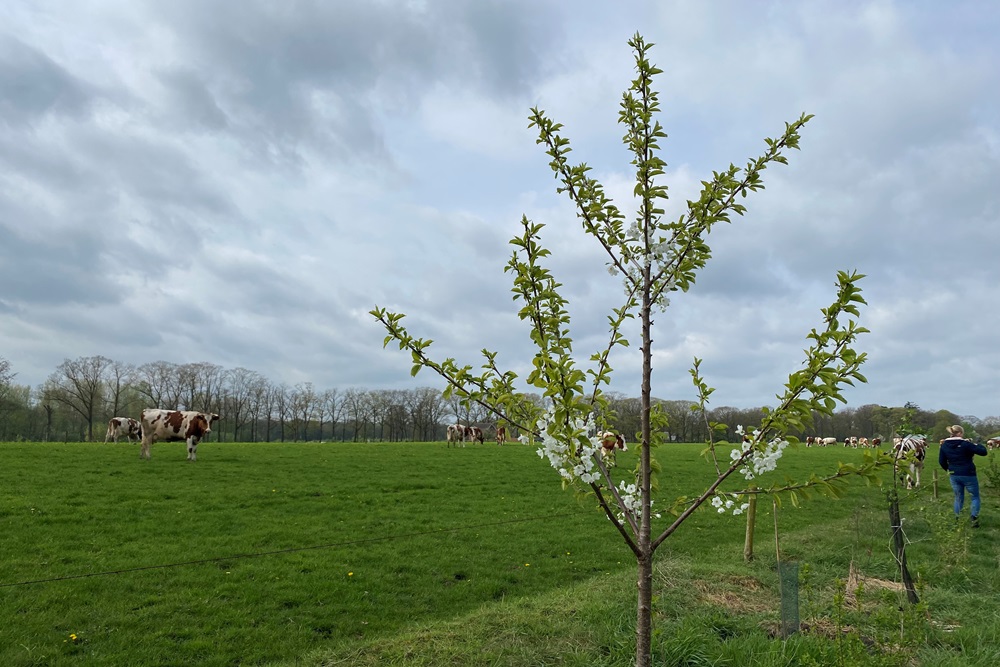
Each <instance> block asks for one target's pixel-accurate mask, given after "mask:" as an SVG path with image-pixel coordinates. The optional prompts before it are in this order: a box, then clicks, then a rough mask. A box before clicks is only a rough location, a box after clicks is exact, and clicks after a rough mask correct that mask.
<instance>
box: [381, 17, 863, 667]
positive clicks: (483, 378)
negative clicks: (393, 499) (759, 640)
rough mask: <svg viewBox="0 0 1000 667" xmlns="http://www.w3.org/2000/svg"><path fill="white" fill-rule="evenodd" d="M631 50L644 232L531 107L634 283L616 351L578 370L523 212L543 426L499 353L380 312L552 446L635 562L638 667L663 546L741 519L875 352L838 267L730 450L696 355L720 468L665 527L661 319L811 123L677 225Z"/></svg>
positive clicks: (519, 275)
mask: <svg viewBox="0 0 1000 667" xmlns="http://www.w3.org/2000/svg"><path fill="white" fill-rule="evenodd" d="M629 44H630V45H631V46H632V48H633V51H634V53H635V60H636V78H635V79H634V80H633V82H632V86H631V89H630V90H629V91H628V92H626V93H625V95H624V96H623V100H622V102H621V112H620V114H619V122H620V123H622V124H623V125H624V126H625V137H624V142H625V143H626V145H627V146H628V148H629V149H630V151H631V152H632V154H633V159H632V164H633V165H634V167H635V170H636V184H635V187H634V189H633V193H634V195H635V197H636V199H637V200H638V201H637V203H638V214H637V215H636V218H635V221H634V222H633V223H632V224H630V225H626V224H625V219H624V215H623V214H622V213H621V212H620V211H619V209H618V208H617V207H616V206H615V205H614V204H613V203H612V202H611V201H610V200H609V199H608V198H607V197H606V196H605V194H604V190H603V188H602V186H601V185H600V184H599V183H598V182H597V181H596V180H594V179H593V178H591V177H590V175H589V171H590V168H589V167H588V166H587V165H586V164H578V165H571V164H570V163H569V160H568V157H567V156H568V153H569V151H570V148H569V141H568V140H567V139H565V138H564V137H563V136H562V135H561V134H560V130H561V128H562V126H561V125H559V124H557V123H555V122H553V121H552V120H550V119H549V118H548V117H546V116H545V115H544V114H543V113H542V112H541V111H538V110H537V109H532V112H531V116H530V124H531V126H533V127H535V128H537V129H538V143H540V144H542V145H544V146H545V147H546V149H547V153H548V155H549V157H550V158H551V162H550V166H551V168H552V169H553V171H554V172H555V174H556V178H557V179H558V181H559V188H558V189H559V191H561V192H565V193H567V194H568V195H569V197H570V198H571V199H572V200H573V203H574V204H575V206H576V209H577V215H578V217H579V218H580V220H581V222H582V224H583V229H584V231H585V232H586V233H587V234H589V235H590V236H592V237H593V238H594V239H595V240H596V241H597V242H598V243H599V244H600V245H601V247H602V248H603V249H604V251H605V252H606V255H607V258H608V265H609V268H610V269H611V272H612V273H613V274H615V275H617V276H620V277H621V280H622V283H623V287H624V301H623V304H622V305H621V306H620V307H618V308H614V309H613V310H612V312H611V314H610V315H609V316H608V330H609V336H608V339H607V344H606V346H604V347H602V349H600V350H598V351H597V352H596V353H594V354H593V355H591V356H590V357H589V359H590V362H591V365H590V366H589V367H588V368H587V369H586V370H583V369H581V368H579V367H578V361H577V358H576V357H575V356H574V353H573V341H572V339H571V338H570V332H569V323H570V317H569V314H568V308H567V306H568V302H567V301H566V300H565V299H564V298H563V297H562V295H561V294H560V292H559V288H560V287H561V286H562V283H560V282H559V281H558V280H557V279H556V278H555V277H554V276H553V275H552V274H551V272H550V271H549V270H548V269H547V268H546V267H545V266H544V265H543V262H544V261H545V260H546V258H547V257H548V256H549V255H550V251H549V250H548V249H547V248H545V247H544V246H542V245H541V231H542V229H543V225H540V224H536V223H533V222H531V221H530V220H528V218H527V217H526V216H525V217H522V221H521V226H522V233H521V235H519V236H517V237H515V238H514V239H512V240H511V245H513V246H514V248H515V251H514V255H513V257H512V258H511V259H510V261H509V262H508V264H507V269H506V270H507V271H509V272H510V273H511V274H512V275H513V280H514V287H513V292H514V294H515V299H517V300H519V301H520V302H521V303H522V307H521V310H520V311H519V313H518V314H519V316H520V318H521V319H522V320H526V321H527V322H528V323H529V324H530V326H531V340H532V342H533V343H534V344H535V346H536V354H535V357H534V359H533V363H532V371H531V373H530V374H529V375H528V376H527V378H526V382H527V384H528V385H530V386H531V387H535V388H537V389H539V390H540V391H542V392H543V395H544V396H545V398H546V400H547V401H548V406H547V410H546V412H545V413H544V414H542V415H537V417H538V418H539V419H538V420H536V421H534V422H527V421H522V420H520V417H518V416H512V415H511V414H510V413H511V412H512V408H521V407H523V406H520V405H518V404H517V403H516V396H517V392H516V390H515V382H517V381H518V377H517V375H516V374H515V373H514V372H513V371H502V370H501V369H500V368H499V367H498V365H497V354H496V353H495V352H491V351H489V350H483V355H484V362H483V364H482V368H483V369H484V372H483V373H481V374H479V375H476V374H473V373H472V366H470V365H467V366H459V365H458V364H457V363H456V362H455V360H454V359H446V360H445V361H443V362H437V361H434V360H432V359H431V358H430V357H429V356H428V352H427V350H428V348H429V346H430V345H431V341H429V340H425V339H421V338H415V337H413V336H411V335H410V334H409V333H408V332H407V330H406V329H405V327H403V325H402V324H401V321H402V319H403V317H404V315H403V314H402V313H393V312H390V311H388V310H386V309H384V308H379V307H376V308H375V309H373V310H372V311H371V313H372V315H373V316H374V317H375V318H376V319H377V320H379V321H380V322H381V323H382V324H383V325H384V326H385V328H386V331H387V332H388V336H386V338H385V344H386V345H388V344H389V343H390V342H395V343H397V344H398V345H399V347H400V349H403V350H406V351H407V352H409V353H410V355H411V358H412V360H413V368H412V372H413V373H416V372H418V371H419V370H420V369H421V368H429V369H431V370H432V371H434V372H436V373H438V374H439V375H440V376H441V377H443V378H444V379H445V380H446V381H447V382H448V388H447V389H446V392H448V393H450V394H453V395H457V396H459V397H460V398H461V399H463V400H464V401H465V402H466V404H476V405H480V406H482V407H483V408H484V409H487V410H489V411H490V412H491V413H492V414H493V415H495V417H496V418H501V419H507V420H508V421H510V422H511V423H515V424H517V425H518V427H519V428H520V429H522V430H523V431H525V432H531V433H533V435H534V437H535V438H538V439H539V440H540V441H541V442H540V445H541V447H540V449H539V453H540V455H541V456H542V457H543V458H544V459H545V460H547V461H548V462H549V463H550V464H551V465H552V467H553V468H554V469H556V471H557V472H558V474H559V477H560V479H561V481H562V483H563V484H564V485H565V486H573V487H575V488H577V489H578V490H580V491H582V492H585V493H589V494H592V495H593V497H594V498H595V500H596V502H597V504H598V505H599V506H600V507H601V509H602V510H603V511H604V513H605V514H606V516H607V517H608V519H609V520H610V522H611V524H612V526H614V528H615V529H616V530H617V531H618V534H619V535H620V536H621V537H622V539H623V540H624V541H625V543H626V544H627V545H628V547H629V549H630V550H631V551H632V553H633V554H634V556H635V559H636V565H637V570H638V600H637V611H636V659H635V664H636V665H637V667H648V666H649V665H650V664H651V660H652V654H651V647H652V643H651V640H652V598H653V555H654V553H655V552H656V550H657V548H658V547H659V546H660V545H661V544H662V543H663V542H664V541H665V540H666V539H667V538H668V537H670V535H672V534H673V533H674V531H675V530H677V529H678V528H679V527H680V526H681V525H682V524H683V523H684V522H685V521H686V520H687V519H688V517H690V516H691V515H692V513H693V512H695V511H696V510H697V509H698V508H699V507H701V506H702V505H703V504H705V503H709V504H711V505H714V506H716V507H717V508H719V509H720V510H722V511H725V510H727V509H735V510H736V511H738V512H739V511H742V509H743V508H744V507H746V506H747V503H746V502H742V501H744V500H746V499H747V498H749V496H750V495H753V494H756V493H758V492H761V491H760V490H758V489H756V488H755V487H753V486H751V487H749V488H747V489H743V490H740V491H735V492H733V491H726V492H723V491H721V490H720V486H721V485H722V484H723V483H724V482H725V481H726V480H727V479H729V478H730V477H731V476H732V475H733V474H734V473H737V472H740V473H742V474H744V475H746V477H747V479H753V478H756V477H757V476H758V475H760V474H761V473H763V472H766V471H769V470H771V469H773V468H774V466H775V465H776V464H777V460H778V458H779V457H780V455H781V452H782V450H783V448H784V446H785V445H786V444H787V441H786V440H785V437H784V436H785V434H786V433H788V432H789V431H790V430H791V429H797V428H800V427H802V425H803V424H804V423H805V422H806V421H807V420H808V419H809V417H810V416H811V414H812V412H813V411H818V412H821V413H823V414H827V415H829V414H831V413H832V412H833V409H834V407H835V406H836V403H837V401H840V402H843V401H844V399H843V397H842V395H841V393H840V392H841V387H842V386H843V385H845V384H852V383H853V381H862V382H863V381H864V377H863V376H862V375H861V374H860V372H859V367H860V365H861V364H862V363H863V362H864V360H865V355H864V354H859V353H857V352H856V351H855V350H854V349H853V345H854V342H855V339H856V337H857V336H858V335H859V334H861V333H864V332H865V329H863V328H862V327H859V326H857V323H856V321H855V319H854V318H855V317H857V316H858V314H859V311H858V304H860V303H864V300H863V299H862V297H861V295H860V290H859V288H858V287H857V285H856V283H857V281H858V280H860V279H861V277H862V276H860V275H858V274H856V273H852V274H848V273H845V272H840V273H838V275H837V290H838V291H837V296H836V299H835V300H834V302H833V304H832V305H831V306H830V307H829V308H825V309H823V311H822V315H823V323H824V324H823V327H821V328H820V329H819V330H816V329H814V330H812V331H811V332H810V333H809V334H808V338H809V339H810V340H811V341H812V345H811V347H810V348H809V349H808V350H806V359H805V362H804V365H803V366H802V367H801V369H800V370H798V371H796V372H794V373H792V374H791V375H790V376H789V378H788V382H787V383H786V385H785V391H784V393H782V394H781V395H779V396H778V403H777V407H775V408H774V409H772V410H768V411H767V413H766V414H765V417H764V419H763V421H762V422H761V423H760V424H759V425H757V427H756V428H746V430H743V431H742V432H741V435H746V436H747V438H748V441H747V442H746V443H742V442H741V443H740V444H739V445H738V446H737V447H736V448H735V449H732V451H731V452H730V451H719V450H717V448H716V441H715V438H716V436H715V433H716V432H717V430H718V431H721V432H724V431H725V430H726V429H727V426H726V425H724V424H715V423H712V422H711V420H710V419H708V418H707V415H708V408H707V405H708V399H709V396H710V395H711V393H712V392H713V391H714V390H713V389H712V388H711V387H709V386H708V385H707V384H706V382H705V381H704V379H703V378H702V375H701V371H700V365H701V360H700V359H695V360H694V367H693V368H692V370H691V376H692V379H693V381H694V385H695V389H696V392H697V395H698V406H699V410H698V412H699V414H700V415H702V417H703V418H704V419H705V422H706V423H705V425H706V427H707V429H708V439H709V443H708V444H709V447H708V450H707V455H708V458H709V460H710V461H711V466H712V468H713V470H712V471H711V472H710V473H708V474H707V476H706V479H705V486H704V490H703V491H702V492H699V493H697V494H696V495H695V496H693V497H683V498H677V499H676V500H674V501H673V502H672V503H670V502H668V503H667V504H666V507H665V508H664V511H665V512H667V513H669V514H670V515H671V516H673V518H672V519H667V520H666V522H662V521H661V513H660V512H654V511H653V510H652V504H653V489H654V487H655V484H654V472H655V470H656V468H657V466H656V463H655V461H654V459H653V457H652V454H651V452H652V449H653V448H654V447H655V446H656V445H658V444H659V443H660V442H662V438H663V433H664V432H665V431H666V429H667V427H668V424H667V421H666V419H665V415H664V412H663V410H662V409H661V407H660V404H659V403H654V402H653V401H652V397H651V389H650V387H651V377H652V359H653V354H652V341H653V339H652V335H651V329H652V324H653V312H654V311H660V310H664V309H665V308H666V307H667V305H668V303H669V300H668V296H670V295H671V294H672V293H674V292H686V291H687V290H688V289H690V288H691V287H692V286H693V285H694V282H695V277H696V274H697V272H698V271H699V270H700V269H702V268H703V267H704V266H705V264H706V263H707V261H708V260H709V258H710V257H711V250H710V248H709V246H708V244H707V241H706V237H707V235H708V233H709V231H710V230H711V229H712V228H713V227H714V225H716V224H717V223H720V222H729V221H730V219H731V215H732V214H734V213H735V214H738V215H742V214H743V212H744V210H745V209H744V206H743V205H742V204H741V203H739V202H741V201H742V200H743V198H744V197H745V196H746V195H747V194H748V193H749V192H752V191H757V190H759V189H761V188H762V187H763V184H762V172H763V171H764V169H765V168H766V167H767V166H769V165H770V164H773V163H784V162H785V161H786V158H785V157H784V155H783V153H784V152H785V151H786V150H788V149H795V148H797V147H798V142H799V131H800V129H801V128H802V126H803V125H804V124H805V123H806V122H807V121H808V120H809V117H808V116H802V117H801V118H799V120H797V121H795V122H794V123H790V124H787V125H786V129H785V132H784V134H783V135H782V136H781V137H780V138H779V139H776V140H775V139H767V140H766V144H767V149H766V152H765V153H764V155H763V156H761V157H760V158H758V159H756V160H751V161H750V162H749V163H748V164H747V167H746V169H744V170H741V169H739V168H737V167H735V166H732V165H730V167H729V168H728V169H726V170H723V171H722V172H717V173H715V174H713V177H712V178H711V179H710V180H707V181H704V188H703V190H702V193H701V195H700V196H699V197H697V198H696V199H694V200H691V201H689V202H688V210H687V212H686V213H685V214H684V215H682V216H680V218H679V219H677V220H667V219H665V217H664V216H665V213H664V209H663V200H665V199H666V198H667V188H666V187H665V186H663V185H661V184H659V183H658V182H657V181H658V179H660V177H662V175H663V174H664V171H665V166H666V165H665V163H664V162H663V160H662V159H661V158H659V157H658V155H657V153H658V151H659V141H660V140H661V139H662V138H663V137H664V136H666V135H665V133H664V131H663V129H662V128H661V126H660V124H659V122H658V121H657V120H656V118H655V116H656V114H657V113H658V112H659V101H658V96H657V93H656V92H655V91H653V89H652V79H653V77H654V76H655V75H656V74H659V73H660V70H659V69H657V68H656V67H654V66H653V65H652V64H651V63H650V62H649V60H648V59H647V53H648V50H649V47H650V45H649V44H647V43H646V42H645V40H643V39H642V37H641V36H639V35H636V36H635V37H634V38H633V39H632V40H631V41H630V42H629ZM632 318H635V319H636V320H638V328H639V338H640V341H639V343H640V356H641V360H642V376H641V389H640V400H641V403H642V408H641V429H640V430H641V438H640V440H639V443H638V445H639V446H638V450H639V451H638V454H639V457H638V458H639V463H638V465H637V467H636V468H635V470H633V471H629V472H625V473H622V471H621V470H620V469H618V468H616V467H613V466H609V465H607V464H606V463H605V460H604V459H603V458H602V457H600V456H599V454H598V452H599V450H600V449H601V445H600V439H599V438H598V436H597V435H596V433H595V431H599V430H600V429H602V428H603V427H606V426H607V423H606V422H605V421H604V419H605V415H606V414H607V408H608V399H607V397H606V396H605V395H604V393H603V391H602V390H603V388H604V387H605V386H607V385H608V384H610V377H611V366H610V360H609V359H610V353H611V351H612V350H613V349H614V348H617V347H619V346H625V345H627V344H628V340H627V338H626V336H625V334H624V333H623V329H624V326H625V323H626V321H627V320H629V319H632ZM865 456H866V459H867V460H866V462H865V463H864V464H863V465H861V466H857V467H853V466H842V467H841V468H840V469H838V470H837V471H835V472H833V473H831V474H830V475H828V476H826V477H824V478H820V477H818V476H815V475H814V477H813V478H812V480H811V481H810V482H806V483H803V484H789V485H787V486H781V487H773V488H769V489H767V490H765V491H763V492H767V493H775V494H778V493H784V494H787V495H788V496H789V497H790V498H791V499H792V501H793V502H797V499H798V497H799V495H800V494H802V493H803V492H804V490H805V489H807V488H809V487H814V488H815V489H818V490H820V491H826V492H829V493H836V492H837V487H836V486H835V483H838V482H841V481H842V480H844V479H845V478H846V477H847V476H848V475H852V474H864V475H866V476H868V477H869V479H872V480H875V479H877V476H876V475H875V467H876V465H877V464H878V463H879V462H878V461H876V460H874V459H873V458H872V457H871V456H870V455H869V454H867V453H866V455H865ZM616 477H621V478H622V479H617V480H616ZM654 525H655V526H656V528H655V530H656V532H654Z"/></svg>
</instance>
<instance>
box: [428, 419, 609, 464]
mask: <svg viewBox="0 0 1000 667" xmlns="http://www.w3.org/2000/svg"><path fill="white" fill-rule="evenodd" d="M494 433H495V435H496V441H497V444H498V445H503V444H504V443H505V442H507V428H506V427H504V426H496V427H494ZM447 437H448V446H449V447H451V446H452V445H454V446H455V447H458V446H459V445H461V446H462V447H465V443H466V442H478V443H479V444H483V443H484V442H485V440H486V438H485V436H484V435H483V429H481V428H479V427H478V426H466V425H464V424H449V425H448V436H447ZM597 437H598V438H599V439H600V441H601V449H600V453H601V455H602V456H609V455H611V454H613V453H614V451H615V450H616V449H620V450H622V451H625V452H627V451H628V445H626V444H625V436H623V435H622V434H621V433H612V432H611V431H602V432H600V433H598V434H597Z"/></svg>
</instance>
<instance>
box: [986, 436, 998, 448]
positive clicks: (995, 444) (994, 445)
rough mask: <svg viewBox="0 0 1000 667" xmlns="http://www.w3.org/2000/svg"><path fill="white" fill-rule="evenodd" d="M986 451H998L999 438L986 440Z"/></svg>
mask: <svg viewBox="0 0 1000 667" xmlns="http://www.w3.org/2000/svg"><path fill="white" fill-rule="evenodd" d="M986 449H1000V438H990V439H989V440H987V441H986Z"/></svg>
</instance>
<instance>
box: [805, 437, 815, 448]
mask: <svg viewBox="0 0 1000 667" xmlns="http://www.w3.org/2000/svg"><path fill="white" fill-rule="evenodd" d="M815 442H816V438H814V437H813V436H811V435H809V436H806V447H812V446H813V443H815Z"/></svg>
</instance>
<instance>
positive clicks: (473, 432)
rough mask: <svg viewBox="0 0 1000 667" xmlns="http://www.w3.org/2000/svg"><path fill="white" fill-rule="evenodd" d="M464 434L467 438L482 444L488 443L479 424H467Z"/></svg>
mask: <svg viewBox="0 0 1000 667" xmlns="http://www.w3.org/2000/svg"><path fill="white" fill-rule="evenodd" d="M464 435H465V439H466V440H471V441H473V442H478V443H479V444H480V445H483V444H486V443H485V438H483V429H481V428H479V427H478V426H466V427H465V434H464Z"/></svg>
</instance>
